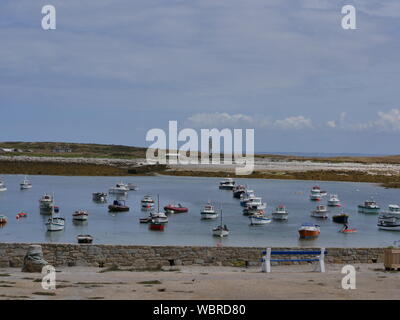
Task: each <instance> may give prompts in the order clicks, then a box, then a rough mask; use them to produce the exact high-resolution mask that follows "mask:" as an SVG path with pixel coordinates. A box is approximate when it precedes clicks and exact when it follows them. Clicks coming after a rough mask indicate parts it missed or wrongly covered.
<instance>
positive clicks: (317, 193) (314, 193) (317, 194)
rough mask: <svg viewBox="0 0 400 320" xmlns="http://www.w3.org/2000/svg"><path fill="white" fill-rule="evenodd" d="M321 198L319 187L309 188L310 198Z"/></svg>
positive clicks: (316, 199)
mask: <svg viewBox="0 0 400 320" xmlns="http://www.w3.org/2000/svg"><path fill="white" fill-rule="evenodd" d="M321 198H322V194H321V191H320V190H319V189H314V188H313V189H311V193H310V200H312V201H319V200H321Z"/></svg>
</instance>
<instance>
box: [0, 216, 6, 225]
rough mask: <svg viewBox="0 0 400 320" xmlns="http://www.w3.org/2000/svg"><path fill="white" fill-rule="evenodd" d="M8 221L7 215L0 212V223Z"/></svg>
mask: <svg viewBox="0 0 400 320" xmlns="http://www.w3.org/2000/svg"><path fill="white" fill-rule="evenodd" d="M7 221H8V219H7V217H6V216H5V215H3V214H0V225H3V224H6V223H7Z"/></svg>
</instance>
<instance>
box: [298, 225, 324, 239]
mask: <svg viewBox="0 0 400 320" xmlns="http://www.w3.org/2000/svg"><path fill="white" fill-rule="evenodd" d="M298 231H299V235H300V238H301V239H314V238H317V237H318V236H319V234H320V233H321V230H320V227H319V225H316V224H313V223H303V224H302V225H301V227H300V228H299V230H298Z"/></svg>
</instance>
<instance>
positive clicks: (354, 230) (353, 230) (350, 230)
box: [339, 229, 357, 233]
mask: <svg viewBox="0 0 400 320" xmlns="http://www.w3.org/2000/svg"><path fill="white" fill-rule="evenodd" d="M339 232H341V233H355V232H357V229H347V230H343V229H341V230H339Z"/></svg>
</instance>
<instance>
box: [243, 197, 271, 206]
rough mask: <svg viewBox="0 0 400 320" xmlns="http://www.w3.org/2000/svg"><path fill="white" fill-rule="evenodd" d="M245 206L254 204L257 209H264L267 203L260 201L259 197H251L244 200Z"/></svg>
mask: <svg viewBox="0 0 400 320" xmlns="http://www.w3.org/2000/svg"><path fill="white" fill-rule="evenodd" d="M246 206H256V207H257V208H258V209H265V208H266V207H267V203H266V202H262V198H261V197H253V198H250V199H249V200H248V201H247V202H246Z"/></svg>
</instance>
